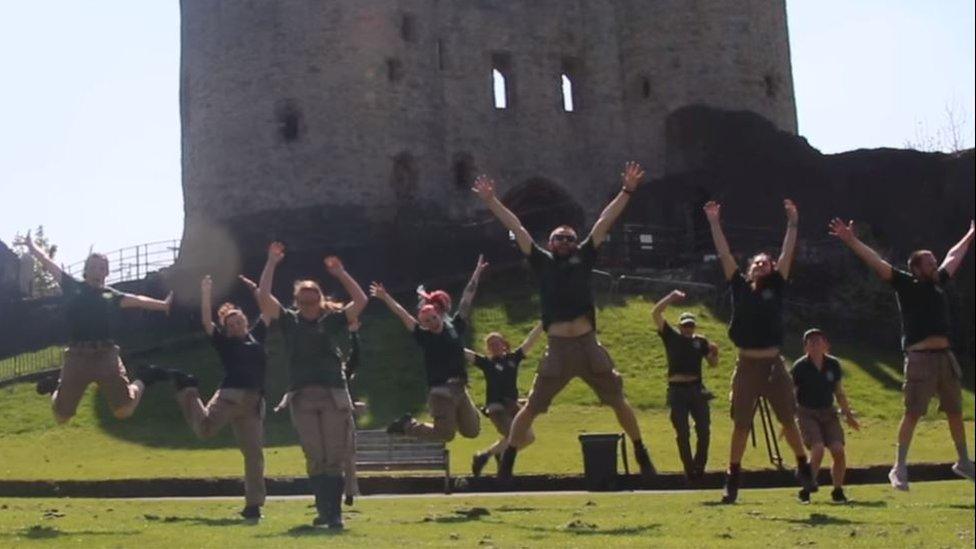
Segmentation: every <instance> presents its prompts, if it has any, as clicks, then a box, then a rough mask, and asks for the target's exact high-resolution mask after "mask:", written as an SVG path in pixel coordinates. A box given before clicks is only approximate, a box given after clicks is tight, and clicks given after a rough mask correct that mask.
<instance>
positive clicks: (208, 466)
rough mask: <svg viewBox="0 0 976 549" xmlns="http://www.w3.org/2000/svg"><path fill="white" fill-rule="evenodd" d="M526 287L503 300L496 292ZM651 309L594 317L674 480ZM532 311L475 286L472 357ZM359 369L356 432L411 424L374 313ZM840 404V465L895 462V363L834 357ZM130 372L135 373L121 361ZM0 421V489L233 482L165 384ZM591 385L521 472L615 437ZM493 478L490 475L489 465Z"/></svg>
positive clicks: (272, 436) (946, 445) (578, 386)
mask: <svg viewBox="0 0 976 549" xmlns="http://www.w3.org/2000/svg"><path fill="white" fill-rule="evenodd" d="M503 287H504V288H512V287H514V288H523V290H519V291H514V290H510V289H505V290H500V289H499V288H503ZM651 305H652V303H651V302H650V301H649V300H646V299H643V298H640V297H630V298H627V299H624V300H616V301H613V302H604V303H602V304H601V308H600V311H599V313H598V323H599V329H600V333H601V339H602V341H603V343H604V344H605V345H606V347H607V348H608V349H609V350H610V353H611V355H612V356H613V357H614V359H615V361H616V362H617V366H618V369H619V370H620V371H621V372H622V374H623V376H624V378H625V389H626V392H627V395H628V397H629V399H630V401H631V402H632V403H633V404H634V405H635V406H636V407H637V408H638V411H639V417H640V419H641V422H642V428H643V429H644V432H645V439H646V440H648V441H649V442H650V447H651V451H652V455H653V458H654V460H655V462H656V463H657V465H658V466H659V468H660V469H663V470H666V471H677V470H678V468H679V467H678V463H679V462H678V458H677V455H676V452H675V450H674V445H673V437H674V435H673V431H672V429H671V427H670V423H669V421H668V418H667V409H666V408H665V407H664V393H665V386H666V384H665V379H664V358H663V347H662V344H661V342H660V339H659V338H658V337H657V336H656V335H654V334H653V333H652V330H651V327H650V308H651ZM686 309H691V310H694V311H695V312H696V313H697V314H698V315H699V323H700V330H701V331H702V332H703V333H704V334H705V335H706V336H707V337H709V338H710V339H713V340H714V341H716V342H718V344H719V345H720V346H721V348H722V350H723V352H722V355H721V362H720V364H719V366H718V367H717V368H713V369H708V371H707V372H706V383H707V385H708V386H709V387H710V388H711V389H712V390H713V392H715V393H716V395H718V397H719V398H716V399H715V400H714V401H713V413H712V422H713V427H712V435H713V444H712V453H711V456H712V458H711V460H710V463H709V466H710V469H714V470H718V469H721V468H722V467H723V466H724V462H725V454H726V452H727V448H728V436H729V430H730V428H731V423H730V421H729V418H728V402H727V392H728V386H729V376H730V374H731V371H732V367H733V364H734V356H733V354H732V346H731V344H730V343H729V341H728V339H727V337H726V336H725V326H724V324H723V323H722V322H720V321H719V320H717V319H716V318H715V316H714V314H713V313H712V311H710V310H709V308H708V307H706V306H705V305H703V304H701V303H692V304H690V305H689V306H687V307H682V308H675V309H672V310H671V311H669V314H668V317H669V318H672V319H673V318H676V317H677V315H678V313H679V312H680V311H681V310H686ZM537 310H538V305H537V302H536V301H535V296H534V295H533V294H532V293H531V288H530V287H528V286H526V284H524V283H522V282H518V281H513V280H496V281H494V282H493V283H492V284H488V285H486V287H485V288H484V289H483V291H482V295H481V296H479V298H478V301H477V307H476V309H475V312H474V326H475V334H474V337H473V344H474V345H475V346H476V347H479V348H480V347H481V344H480V341H481V338H482V335H483V334H485V333H487V332H489V331H501V332H502V333H504V334H506V335H507V336H508V337H509V338H510V339H511V341H512V342H513V344H517V343H518V342H520V341H521V339H522V338H523V337H524V335H525V334H526V333H527V332H528V331H529V329H530V328H531V326H532V324H533V323H534V322H535V314H536V311H537ZM363 346H364V361H363V367H362V371H361V373H360V374H359V378H358V379H357V381H356V384H355V392H356V393H357V395H358V396H359V397H360V398H363V399H364V400H366V401H368V402H369V405H370V412H369V414H368V415H367V416H366V417H364V418H362V421H361V424H362V425H366V426H373V427H377V426H383V425H385V423H386V422H387V421H389V420H390V419H392V418H394V417H396V416H397V415H399V414H400V413H402V412H404V411H415V412H420V413H422V411H423V406H424V398H425V387H424V377H423V373H422V372H423V370H422V366H421V364H420V353H419V350H418V349H417V346H416V345H415V344H414V343H413V341H412V339H411V338H410V336H409V334H407V332H406V331H405V330H404V329H403V328H402V326H401V325H400V324H399V322H398V321H396V320H395V319H394V318H393V317H392V315H391V314H390V313H389V312H388V311H386V309H385V307H383V306H382V305H381V304H378V303H371V305H370V307H369V308H368V309H367V313H366V316H365V318H364V327H363ZM543 349H544V345H539V346H538V347H537V348H536V350H534V351H533V352H532V354H531V355H530V356H529V358H528V359H527V360H526V362H525V363H524V366H523V370H522V372H521V375H520V386H521V388H522V389H523V391H527V390H528V388H529V387H530V384H531V379H532V376H533V373H534V370H535V365H536V364H537V362H538V359H539V357H540V356H541V354H542V351H543ZM270 352H271V368H270V370H271V375H270V381H269V394H270V398H271V399H273V400H276V399H277V398H278V397H279V396H280V395H281V394H282V392H283V390H284V386H285V378H284V375H283V370H284V368H283V364H282V360H281V358H282V352H281V347H280V339H279V338H278V337H277V336H275V337H273V338H272V342H271V345H270ZM787 352H788V353H790V354H791V357H795V356H796V354H797V348H796V342H795V341H794V342H793V343H792V345H790V346H788V348H787ZM835 354H837V355H839V356H840V357H841V358H842V363H843V365H844V368H845V374H846V376H847V377H846V381H845V384H846V386H847V391H848V394H849V396H850V398H851V401H852V403H853V406H854V408H855V409H856V410H857V411H858V413H859V414H860V416H861V418H862V420H863V423H864V427H865V428H864V429H863V430H862V431H861V432H860V433H850V434H849V439H848V440H849V446H848V451H849V454H850V458H849V462H850V464H851V465H852V466H857V465H865V464H877V463H889V462H890V460H891V459H892V456H893V453H894V447H893V442H894V435H895V431H896V428H897V422H898V419H899V417H900V414H901V410H902V406H901V394H900V390H899V384H900V380H901V372H900V370H901V364H900V360H901V358H900V355H899V354H898V353H897V351H896V350H894V349H892V350H885V351H878V350H872V349H869V348H863V347H853V346H851V347H839V348H837V349H835ZM151 360H153V361H155V362H158V363H160V364H163V365H166V366H175V367H180V368H184V369H186V370H189V371H192V372H194V373H196V374H198V375H199V376H200V377H201V380H202V388H203V391H204V393H207V394H209V391H210V390H211V389H212V388H213V387H214V386H215V385H216V384H217V382H218V381H219V377H220V367H219V364H218V362H217V359H216V354H215V353H214V351H213V350H212V349H211V348H210V347H209V346H208V345H207V344H206V343H205V342H202V341H201V342H199V343H198V344H196V345H191V346H189V347H187V348H186V349H184V350H181V351H178V352H169V353H166V354H163V355H159V356H155V357H151ZM129 366H130V368H131V367H133V366H136V364H135V363H131V364H129ZM472 393H473V394H474V396H475V399H476V401H478V402H479V403H480V402H481V401H482V399H483V394H484V383H483V380H482V379H481V378H480V373H479V372H477V371H476V370H473V369H472ZM0 399H2V401H3V403H4V410H5V411H4V414H2V415H0V447H2V448H3V454H4V459H2V460H0V478H3V479H98V478H133V477H154V476H179V477H195V476H237V475H239V474H240V469H241V459H240V454H239V452H238V451H237V450H236V447H235V446H234V443H233V439H232V437H231V435H230V433H229V430H228V432H226V433H223V434H222V435H221V436H218V437H217V438H215V439H213V440H210V441H206V442H202V441H199V440H197V439H195V438H194V437H193V435H192V434H191V433H190V430H189V429H188V428H187V427H186V425H185V424H184V423H183V419H182V416H181V415H180V413H179V411H178V409H177V408H176V405H175V401H174V399H173V389H172V388H171V387H170V386H168V384H163V385H160V386H154V387H152V389H151V390H150V392H149V393H148V394H147V395H146V398H145V399H144V401H143V403H142V406H141V407H140V409H139V410H138V411H137V412H136V415H135V416H134V417H133V418H131V419H129V420H127V421H118V420H116V419H114V418H113V417H112V416H111V414H110V413H109V412H108V410H107V408H106V406H105V403H104V402H103V400H102V399H101V398H97V395H96V394H95V390H94V389H91V390H89V393H88V394H87V395H86V397H85V399H84V400H83V401H82V403H81V406H80V408H79V413H78V415H77V416H76V417H75V418H74V419H73V420H72V422H71V423H70V424H68V425H66V426H56V425H55V424H54V421H53V419H52V418H51V414H50V409H49V406H48V404H47V402H46V401H45V399H43V398H41V397H39V396H37V395H36V394H34V392H33V387H31V386H28V385H26V384H20V385H14V386H10V387H6V388H2V389H0ZM964 402H965V410H966V411H967V412H966V413H967V419H968V420H969V421H967V426H968V431H969V436H970V444H972V440H973V439H972V437H973V423H972V415H973V408H974V400H973V394H972V391H971V390H966V391H965V392H964ZM596 404H597V402H596V398H595V396H594V395H593V394H592V393H591V392H590V390H589V388H588V387H586V385H584V384H583V383H581V382H579V381H574V382H573V383H571V384H570V385H569V387H567V389H566V390H565V391H564V392H563V393H562V394H561V395H559V397H557V400H556V404H555V405H554V406H553V408H552V409H551V411H550V413H549V414H547V415H545V416H543V417H542V418H540V420H539V421H538V422H537V424H536V425H537V426H536V434H537V442H536V444H535V445H534V446H533V447H532V448H531V449H530V450H527V451H526V452H524V453H523V454H522V455H521V457H520V459H519V466H518V470H519V471H521V472H526V473H528V472H534V473H542V472H551V473H579V472H581V471H582V459H581V456H580V451H579V445H578V443H577V441H576V436H577V434H579V433H582V432H608V431H609V432H619V431H620V429H619V427H617V425H616V422H615V420H614V417H613V413H612V412H611V411H610V410H609V409H606V408H602V407H600V406H597V405H596ZM935 408H936V406H935V405H932V406H931V410H930V414H929V416H928V417H927V419H926V421H923V422H922V423H921V424H920V427H919V433H918V437H917V439H916V441H915V443H914V444H913V445H912V453H911V459H912V460H914V461H952V460H953V459H954V451H953V447H952V444H951V442H950V440H949V436H948V432H947V430H946V428H945V422H944V421H943V420H941V418H940V417H939V416H938V414H937V413H936V412H935ZM493 438H494V433H493V429H492V427H491V424H490V422H488V421H487V420H486V421H484V422H483V431H482V434H481V436H480V437H479V438H477V439H475V440H464V439H457V440H455V441H454V442H452V443H451V446H450V447H451V450H452V455H453V456H454V470H455V471H456V472H464V471H466V470H467V468H468V463H469V459H470V457H469V456H470V454H471V452H473V451H474V450H475V449H478V448H481V447H485V446H487V445H489V444H490V443H491V442H492V440H493ZM267 441H268V446H269V448H268V450H267V467H268V475H270V476H277V475H296V474H301V473H302V472H303V468H304V464H303V463H304V462H303V459H302V457H301V452H300V450H299V448H298V447H297V446H296V443H297V441H296V438H295V435H294V432H293V430H292V428H291V426H290V424H289V422H288V418H287V414H278V415H270V414H269V416H268V422H267ZM766 461H767V460H766V459H765V451H764V450H763V449H760V451H750V452H749V453H747V458H746V461H745V466H746V467H747V468H758V467H763V466H767V465H768V463H767V462H766ZM489 467H491V466H489Z"/></svg>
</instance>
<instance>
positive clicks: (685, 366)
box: [658, 322, 708, 379]
mask: <svg viewBox="0 0 976 549" xmlns="http://www.w3.org/2000/svg"><path fill="white" fill-rule="evenodd" d="M658 335H659V336H661V339H662V340H663V341H664V351H665V353H666V354H667V357H668V377H670V376H673V375H675V374H683V375H692V376H696V377H698V378H699V379H700V378H701V375H702V359H703V358H705V357H706V356H707V355H708V340H707V339H705V338H704V337H702V336H700V335H698V334H695V335H693V336H691V337H685V336H683V335H681V332H679V331H678V330H677V329H676V328H674V327H673V326H671V325H670V324H668V323H667V322H665V323H664V326H661V329H660V330H659V331H658Z"/></svg>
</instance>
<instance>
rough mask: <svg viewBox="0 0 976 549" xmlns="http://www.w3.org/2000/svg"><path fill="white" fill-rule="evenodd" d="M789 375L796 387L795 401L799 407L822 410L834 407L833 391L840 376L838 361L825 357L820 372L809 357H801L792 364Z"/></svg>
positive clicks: (828, 356)
mask: <svg viewBox="0 0 976 549" xmlns="http://www.w3.org/2000/svg"><path fill="white" fill-rule="evenodd" d="M790 373H791V374H792V375H793V385H795V386H796V401H797V402H798V403H799V404H800V406H803V407H804V408H813V409H823V408H830V407H832V406H833V405H834V390H836V389H837V383H839V382H840V378H841V375H842V374H841V369H840V361H839V360H837V359H836V358H834V357H832V356H830V355H825V356H824V359H823V369H822V370H821V369H820V368H817V365H816V364H814V363H813V361H812V360H810V358H809V357H807V356H803V358H801V359H799V360H797V361H796V362H794V363H793V369H792V370H791V371H790Z"/></svg>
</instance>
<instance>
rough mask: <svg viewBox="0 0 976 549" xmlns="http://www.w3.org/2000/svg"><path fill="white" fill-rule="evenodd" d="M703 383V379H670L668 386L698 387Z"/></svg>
mask: <svg viewBox="0 0 976 549" xmlns="http://www.w3.org/2000/svg"><path fill="white" fill-rule="evenodd" d="M701 384H702V380H700V379H696V380H694V381H669V382H668V387H698V386H700V385H701Z"/></svg>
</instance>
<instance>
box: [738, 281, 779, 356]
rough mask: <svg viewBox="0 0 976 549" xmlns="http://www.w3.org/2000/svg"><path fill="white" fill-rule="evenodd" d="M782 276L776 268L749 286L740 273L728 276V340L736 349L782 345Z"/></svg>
mask: <svg viewBox="0 0 976 549" xmlns="http://www.w3.org/2000/svg"><path fill="white" fill-rule="evenodd" d="M785 286H786V279H784V278H783V275H781V274H780V273H779V271H773V272H772V273H770V274H769V275H767V276H766V277H765V278H764V279H763V280H762V281H761V283H760V284H759V285H758V286H757V287H756V288H755V289H753V287H752V285H751V284H749V281H747V280H746V278H745V276H743V275H742V272H741V271H739V270H736V271H735V273H734V274H733V275H732V278H730V279H729V289H730V290H731V291H732V320H731V321H729V339H731V340H732V343H734V344H735V346H736V347H738V348H740V349H765V348H768V347H782V345H783V290H784V288H785Z"/></svg>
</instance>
